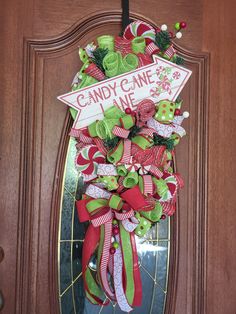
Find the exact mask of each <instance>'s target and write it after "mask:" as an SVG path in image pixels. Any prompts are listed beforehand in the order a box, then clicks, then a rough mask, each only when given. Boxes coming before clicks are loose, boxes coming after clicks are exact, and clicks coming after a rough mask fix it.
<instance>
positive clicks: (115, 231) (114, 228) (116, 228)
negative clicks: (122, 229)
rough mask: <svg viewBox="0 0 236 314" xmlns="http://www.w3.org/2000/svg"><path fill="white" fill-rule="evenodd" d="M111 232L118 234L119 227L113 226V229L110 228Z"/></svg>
mask: <svg viewBox="0 0 236 314" xmlns="http://www.w3.org/2000/svg"><path fill="white" fill-rule="evenodd" d="M112 233H113V234H114V235H117V234H119V227H118V226H114V227H113V230H112Z"/></svg>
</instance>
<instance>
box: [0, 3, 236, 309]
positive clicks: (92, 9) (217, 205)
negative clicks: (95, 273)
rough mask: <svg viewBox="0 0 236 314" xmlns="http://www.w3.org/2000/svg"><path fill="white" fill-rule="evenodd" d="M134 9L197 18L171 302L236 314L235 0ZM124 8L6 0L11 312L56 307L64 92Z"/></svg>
mask: <svg viewBox="0 0 236 314" xmlns="http://www.w3.org/2000/svg"><path fill="white" fill-rule="evenodd" d="M130 7H131V11H132V14H131V15H132V17H133V18H141V19H144V20H147V21H150V22H151V23H155V24H158V25H160V24H162V23H166V24H169V25H170V24H173V23H174V22H176V21H178V20H180V19H183V20H187V22H188V25H189V27H188V30H187V31H186V35H185V36H184V38H183V40H181V47H185V49H183V48H180V47H177V49H178V51H179V53H180V54H181V55H183V57H184V58H185V59H186V64H187V66H188V67H189V68H191V69H192V70H193V76H192V78H191V81H190V82H189V83H188V85H187V86H186V89H185V91H184V92H183V98H184V100H185V104H186V109H188V110H189V111H190V114H191V117H190V119H189V121H188V124H187V131H188V134H189V135H188V137H187V138H186V139H185V140H184V141H183V142H182V144H181V146H180V147H179V148H178V150H177V167H178V170H179V171H180V172H182V173H183V175H184V179H185V182H186V186H185V189H184V191H182V193H181V195H180V198H179V207H178V213H177V215H176V216H175V218H173V220H172V223H171V228H172V233H171V236H172V241H171V243H172V247H171V264H170V274H169V287H168V298H167V304H166V312H167V313H171V314H172V313H186V314H190V313H207V314H211V313H214V314H221V313H225V314H231V313H236V301H235V295H236V285H235V279H236V274H235V269H236V268H235V260H236V249H235V244H234V239H235V236H236V228H235V227H234V221H235V218H236V211H235V202H236V196H235V195H236V193H234V187H235V167H236V166H235V162H234V155H235V153H236V150H235V140H234V131H233V127H234V125H235V122H236V121H235V120H236V119H235V117H236V115H235V113H234V112H233V109H232V103H233V100H234V99H235V96H236V95H235V88H234V87H233V86H234V85H233V81H234V78H232V76H233V74H234V71H235V70H234V69H235V57H234V53H235V51H236V47H235V40H234V27H233V26H234V24H233V14H234V12H235V2H234V1H233V0H231V1H230V0H229V1H226V2H222V1H219V0H217V1H213V0H211V1H209V0H204V1H201V2H197V1H188V0H181V1H177V2H175V3H174V2H173V1H171V0H168V1H165V2H162V3H161V2H160V3H157V2H156V1H152V0H148V1H146V2H144V1H139V0H133V1H130ZM114 10H115V11H114ZM120 12H121V8H120V1H118V0H116V1H108V0H104V1H102V2H101V1H90V0H89V1H84V0H81V1H78V0H75V1H70V2H68V1H63V0H59V1H53V0H47V1H39V0H34V1H32V0H19V1H13V0H9V1H4V2H3V1H2V3H1V12H0V21H1V22H0V26H1V31H0V34H1V55H0V63H1V69H2V71H1V73H2V79H1V82H0V84H1V85H0V86H1V98H0V99H1V106H0V110H1V112H0V119H1V123H0V125H1V132H0V162H1V168H0V169H1V172H0V180H1V185H0V186H1V198H0V209H1V212H0V215H1V216H0V247H1V248H2V249H1V251H0V290H1V299H4V306H3V310H2V312H3V313H6V314H13V313H23V314H25V313H59V306H58V279H57V278H58V272H57V269H58V263H57V258H58V256H57V252H58V250H57V248H58V242H57V240H58V239H57V236H58V227H59V205H60V193H61V183H62V172H63V167H64V162H65V154H66V149H67V145H68V131H69V128H70V126H71V119H70V117H69V115H68V113H67V108H66V107H65V106H63V105H62V104H60V103H59V102H58V101H57V100H56V96H57V95H60V94H62V93H64V92H65V91H67V90H69V88H70V82H71V79H72V76H73V74H74V73H75V71H76V70H77V69H78V68H79V62H78V56H77V46H78V45H84V44H85V43H86V42H89V41H91V40H92V39H93V38H95V37H96V36H97V35H98V34H102V33H104V32H108V31H109V32H111V33H117V32H118V31H119V30H120V18H121V14H120ZM202 51H205V52H204V53H203V52H202ZM208 53H210V58H211V63H209V55H208ZM209 82H210V84H209Z"/></svg>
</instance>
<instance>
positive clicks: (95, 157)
mask: <svg viewBox="0 0 236 314" xmlns="http://www.w3.org/2000/svg"><path fill="white" fill-rule="evenodd" d="M104 162H105V156H104V155H103V154H102V153H101V152H100V151H99V149H98V148H97V146H95V145H90V146H86V147H84V148H83V149H82V150H81V151H80V152H79V154H78V156H77V157H76V165H77V168H78V170H79V171H80V172H81V173H82V174H83V175H86V176H88V175H96V174H97V168H98V164H101V163H104Z"/></svg>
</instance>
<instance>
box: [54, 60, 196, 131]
mask: <svg viewBox="0 0 236 314" xmlns="http://www.w3.org/2000/svg"><path fill="white" fill-rule="evenodd" d="M153 59H154V62H153V63H152V64H149V65H146V66H144V67H141V68H138V69H136V70H134V71H131V72H128V73H125V74H121V75H118V76H116V77H113V78H110V79H107V80H104V81H101V82H98V83H96V84H93V85H91V86H88V87H84V88H82V89H79V90H77V91H73V92H70V93H67V94H64V95H61V96H59V97H58V99H59V100H61V101H62V102H64V103H66V104H67V105H68V106H70V107H72V108H74V109H76V110H77V112H78V113H77V116H76V119H75V121H74V125H73V128H76V129H81V128H84V127H86V126H88V125H89V124H91V123H92V122H94V121H96V120H101V119H103V117H104V116H103V112H104V111H105V110H106V109H108V108H109V107H111V106H113V105H116V106H118V107H119V108H121V109H122V110H125V108H127V107H130V108H131V109H133V110H135V109H136V107H137V104H138V103H139V102H140V101H141V100H143V99H146V98H148V99H151V100H153V101H154V102H155V103H157V102H158V101H160V100H162V99H169V100H173V101H174V100H176V98H177V96H178V95H179V94H180V92H181V90H182V89H183V87H184V85H185V84H186V82H187V81H188V79H189V77H190V75H191V73H192V72H191V71H190V70H188V69H185V68H183V67H181V66H179V65H176V64H174V63H172V62H169V61H167V60H164V59H163V58H160V57H157V56H154V57H153Z"/></svg>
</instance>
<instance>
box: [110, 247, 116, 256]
mask: <svg viewBox="0 0 236 314" xmlns="http://www.w3.org/2000/svg"><path fill="white" fill-rule="evenodd" d="M115 252H116V249H115V248H114V247H113V246H112V247H111V248H110V253H111V254H112V255H113V254H115Z"/></svg>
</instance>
